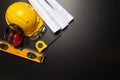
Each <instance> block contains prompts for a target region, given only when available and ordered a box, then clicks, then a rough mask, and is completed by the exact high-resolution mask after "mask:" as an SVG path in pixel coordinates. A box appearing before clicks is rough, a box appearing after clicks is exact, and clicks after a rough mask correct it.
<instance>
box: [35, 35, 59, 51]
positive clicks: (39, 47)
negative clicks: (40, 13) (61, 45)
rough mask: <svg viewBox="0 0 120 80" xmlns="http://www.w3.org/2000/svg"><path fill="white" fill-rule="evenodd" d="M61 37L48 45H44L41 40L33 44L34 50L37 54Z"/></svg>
mask: <svg viewBox="0 0 120 80" xmlns="http://www.w3.org/2000/svg"><path fill="white" fill-rule="evenodd" d="M59 37H61V35H59V36H57V37H56V38H55V39H54V40H52V41H51V42H50V43H49V44H46V43H45V42H44V41H42V40H38V41H37V42H36V44H35V47H36V49H37V50H38V52H42V51H43V50H44V49H46V48H47V47H48V46H50V45H51V44H52V43H53V42H55V41H56V40H57V39H58V38H59Z"/></svg>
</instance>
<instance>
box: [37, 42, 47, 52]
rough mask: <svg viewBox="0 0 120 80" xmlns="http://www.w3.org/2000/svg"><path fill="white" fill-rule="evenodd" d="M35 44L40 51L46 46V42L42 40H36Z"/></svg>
mask: <svg viewBox="0 0 120 80" xmlns="http://www.w3.org/2000/svg"><path fill="white" fill-rule="evenodd" d="M35 46H36V48H37V50H38V52H42V51H43V50H44V49H45V48H47V44H46V43H45V42H44V41H42V40H39V41H37V42H36V45H35Z"/></svg>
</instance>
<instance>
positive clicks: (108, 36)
mask: <svg viewBox="0 0 120 80" xmlns="http://www.w3.org/2000/svg"><path fill="white" fill-rule="evenodd" d="M15 1H20V0H0V27H1V28H0V36H1V38H2V37H3V31H4V30H5V27H6V25H7V24H6V22H5V18H4V13H5V10H6V8H7V7H8V6H9V5H10V4H11V3H13V2H15ZM21 1H25V0H21ZM57 1H58V2H59V3H60V4H61V5H62V6H63V7H64V8H66V9H67V10H68V12H70V13H71V14H72V15H73V16H74V18H75V20H74V21H73V22H72V23H71V24H70V26H69V27H68V28H66V29H65V30H64V31H62V32H61V33H60V34H61V35H62V37H61V38H59V39H58V40H57V41H56V42H55V43H53V44H52V45H51V46H50V47H49V48H48V49H47V50H46V51H45V53H46V60H45V62H44V64H38V63H34V62H32V61H29V60H25V59H22V58H20V57H16V56H14V55H10V54H7V53H4V52H0V80H25V79H26V80H78V79H79V80H80V79H81V80H85V79H93V78H95V79H97V80H103V79H108V78H113V79H114V80H116V79H115V78H117V77H118V76H119V73H120V71H119V68H120V1H119V0H57ZM113 75H115V76H113Z"/></svg>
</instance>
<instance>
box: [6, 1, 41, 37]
mask: <svg viewBox="0 0 120 80" xmlns="http://www.w3.org/2000/svg"><path fill="white" fill-rule="evenodd" d="M5 19H6V22H7V24H8V25H10V24H16V25H18V26H20V27H21V29H22V30H23V32H24V34H25V36H28V37H31V36H33V35H34V34H36V33H38V32H39V31H41V28H42V25H43V20H42V19H41V17H40V16H39V15H38V14H37V13H36V11H35V10H34V9H33V8H32V7H31V6H30V5H29V4H27V3H25V2H15V3H13V4H11V5H10V6H9V7H8V8H7V10H6V14H5Z"/></svg>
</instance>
